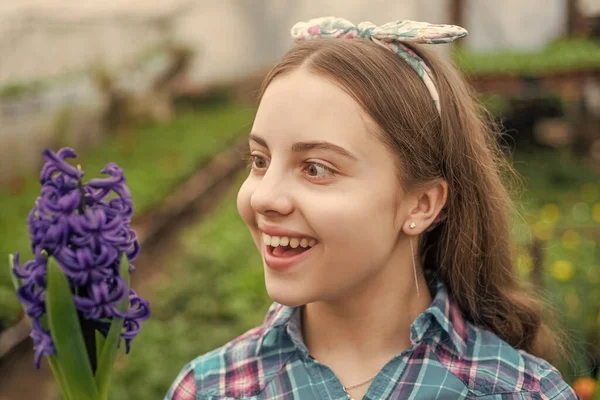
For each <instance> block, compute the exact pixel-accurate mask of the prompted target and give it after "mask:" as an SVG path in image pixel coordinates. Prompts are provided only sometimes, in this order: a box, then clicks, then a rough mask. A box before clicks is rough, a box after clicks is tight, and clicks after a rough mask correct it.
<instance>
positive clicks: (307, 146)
mask: <svg viewBox="0 0 600 400" xmlns="http://www.w3.org/2000/svg"><path fill="white" fill-rule="evenodd" d="M248 138H249V139H250V140H252V141H255V142H256V143H258V144H259V145H261V146H263V147H266V148H267V149H268V148H269V146H267V141H266V140H265V139H264V138H262V137H261V136H258V135H257V134H255V133H251V134H250V135H249V136H248ZM315 149H318V150H329V151H333V152H335V153H338V154H340V155H342V156H344V157H348V158H351V159H353V160H358V158H357V157H356V156H355V155H354V154H352V153H350V152H349V151H348V150H346V149H344V148H343V147H340V146H338V145H335V144H333V143H330V142H325V141H322V140H316V141H311V142H296V143H294V144H293V145H292V151H293V152H294V153H302V152H307V151H309V150H315Z"/></svg>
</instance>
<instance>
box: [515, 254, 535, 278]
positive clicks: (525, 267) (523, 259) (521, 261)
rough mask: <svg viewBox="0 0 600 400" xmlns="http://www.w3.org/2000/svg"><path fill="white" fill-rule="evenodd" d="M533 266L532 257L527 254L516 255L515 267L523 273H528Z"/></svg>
mask: <svg viewBox="0 0 600 400" xmlns="http://www.w3.org/2000/svg"><path fill="white" fill-rule="evenodd" d="M532 268H533V259H532V258H531V256H530V255H529V254H519V255H518V256H517V269H518V270H519V273H521V274H523V275H529V273H531V270H532Z"/></svg>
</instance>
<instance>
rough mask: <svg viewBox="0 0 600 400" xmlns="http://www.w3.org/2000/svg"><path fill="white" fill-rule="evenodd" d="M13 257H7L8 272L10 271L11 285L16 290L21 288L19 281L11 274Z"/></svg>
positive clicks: (10, 255) (13, 263) (13, 262)
mask: <svg viewBox="0 0 600 400" xmlns="http://www.w3.org/2000/svg"><path fill="white" fill-rule="evenodd" d="M14 260H15V256H13V255H12V254H9V255H8V270H9V271H10V277H11V279H12V283H13V285H14V287H15V290H18V289H19V288H20V287H21V280H20V279H19V278H17V277H16V276H15V274H14V273H13V266H14V265H15V261H14Z"/></svg>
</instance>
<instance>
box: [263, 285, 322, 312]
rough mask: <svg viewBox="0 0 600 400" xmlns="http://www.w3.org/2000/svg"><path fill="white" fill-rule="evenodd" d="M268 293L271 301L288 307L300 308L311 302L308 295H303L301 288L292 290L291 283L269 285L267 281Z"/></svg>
mask: <svg viewBox="0 0 600 400" xmlns="http://www.w3.org/2000/svg"><path fill="white" fill-rule="evenodd" d="M266 287H267V293H268V295H269V297H270V298H271V300H273V301H276V302H277V303H279V304H283V305H284V306H288V307H300V306H302V305H304V304H306V303H309V302H310V301H311V300H310V299H309V296H308V295H307V293H303V292H302V289H301V288H298V289H294V288H291V287H290V285H289V283H288V284H287V285H286V284H285V282H280V283H269V282H268V280H267V284H266Z"/></svg>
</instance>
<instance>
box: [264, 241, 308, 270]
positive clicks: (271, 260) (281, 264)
mask: <svg viewBox="0 0 600 400" xmlns="http://www.w3.org/2000/svg"><path fill="white" fill-rule="evenodd" d="M315 246H316V245H315ZM315 246H313V247H311V248H310V249H308V250H306V251H303V252H302V253H300V254H296V255H293V256H288V257H277V256H274V255H273V253H271V250H270V248H271V246H266V245H265V263H266V264H267V267H269V268H271V269H276V270H282V269H288V268H291V267H293V266H294V265H296V264H298V263H300V262H302V261H304V259H306V257H308V254H309V253H310V252H311V251H312V250H313V249H314V248H315Z"/></svg>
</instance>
